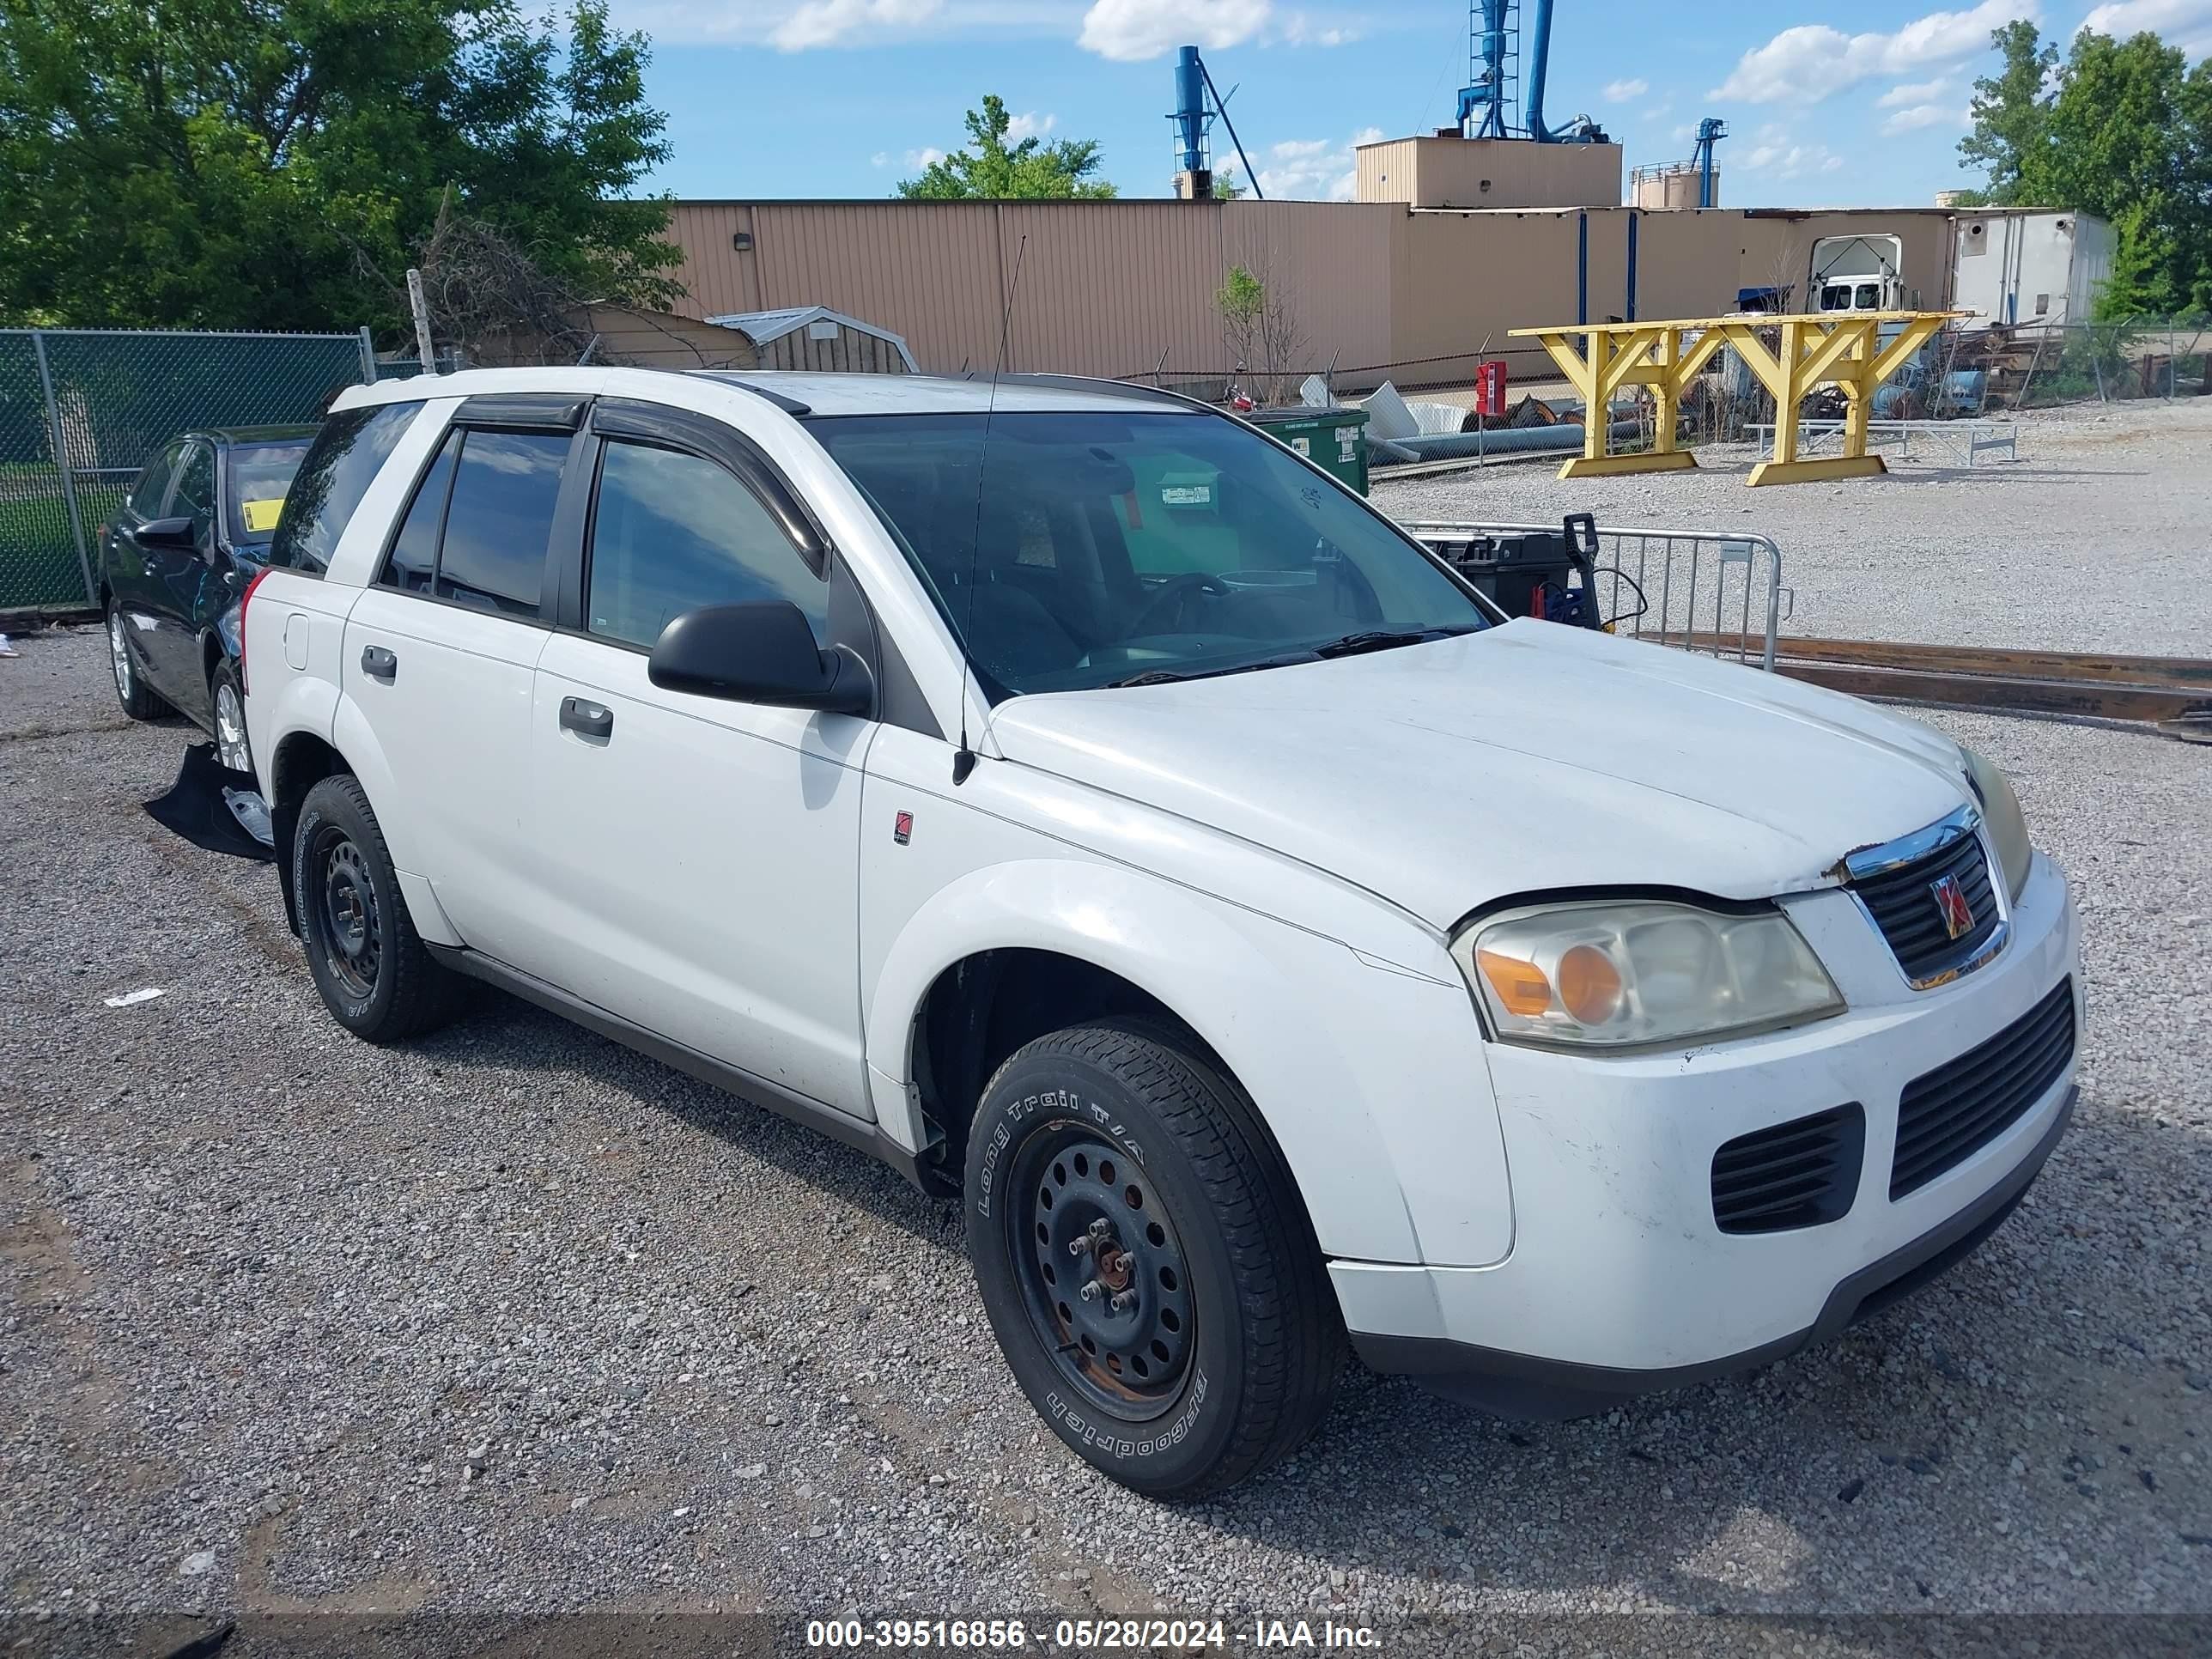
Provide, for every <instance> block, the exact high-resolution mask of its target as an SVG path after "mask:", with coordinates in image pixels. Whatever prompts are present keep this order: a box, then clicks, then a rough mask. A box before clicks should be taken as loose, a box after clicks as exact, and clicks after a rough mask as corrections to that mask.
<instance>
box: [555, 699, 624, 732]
mask: <svg viewBox="0 0 2212 1659" xmlns="http://www.w3.org/2000/svg"><path fill="white" fill-rule="evenodd" d="M561 729H562V731H563V732H574V733H575V734H576V735H577V736H578V737H580V738H591V739H592V741H593V742H595V743H605V741H606V740H607V739H608V738H611V737H612V736H614V734H615V711H614V710H613V709H611V708H608V707H607V706H606V704H605V703H603V702H585V701H584V700H583V699H582V698H581V697H563V698H562V699H561Z"/></svg>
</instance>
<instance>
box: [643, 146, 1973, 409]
mask: <svg viewBox="0 0 2212 1659" xmlns="http://www.w3.org/2000/svg"><path fill="white" fill-rule="evenodd" d="M1418 142H1419V143H1427V142H1430V141H1426V140H1423V141H1418ZM1437 142H1441V143H1447V144H1458V145H1460V146H1461V147H1462V149H1476V148H1479V147H1478V146H1475V145H1473V144H1471V143H1468V141H1465V140H1442V141H1437ZM1369 148H1370V149H1388V148H1389V146H1387V145H1384V146H1370V147H1369ZM1519 148H1522V149H1545V150H1564V149H1601V148H1610V147H1601V146H1568V145H1542V146H1538V145H1522V146H1520V147H1519ZM1363 154H1364V151H1363ZM1568 165H1570V166H1571V165H1573V163H1572V162H1571V161H1570V162H1569V163H1568ZM1613 165H1614V166H1615V167H1616V172H1615V174H1614V177H1615V181H1616V187H1615V190H1614V193H1613V198H1612V199H1613V201H1614V202H1617V201H1618V199H1619V196H1618V188H1617V185H1618V173H1617V158H1616V161H1614V163H1613ZM1950 220H1951V216H1950V215H1949V214H1948V212H1945V211H1944V210H1941V209H1936V208H1902V209H1885V210H1873V209H1865V210H1838V211H1833V212H1828V211H1807V212H1798V211H1794V210H1791V211H1784V210H1769V209H1741V208H1712V209H1705V210H1697V209H1691V210H1670V211H1663V212H1655V211H1644V210H1637V209H1632V208H1627V207H1622V206H1617V205H1609V204H1608V205H1600V206H1589V207H1575V206H1567V207H1553V208H1520V209H1511V210H1459V209H1441V208H1425V207H1424V208H1416V207H1412V206H1409V205H1407V204H1403V203H1395V202H1343V203H1329V202H1254V201H1237V202H1176V201H1116V202H904V201H880V202H871V201H836V202H733V201H700V202H679V203H678V204H676V207H675V210H674V216H673V220H672V223H671V235H672V236H673V238H674V240H676V241H677V242H678V244H679V245H680V246H682V248H683V249H684V263H683V264H682V266H681V267H680V268H679V270H678V273H677V274H678V276H679V277H680V279H681V280H682V281H683V282H684V284H685V285H686V287H687V289H689V292H690V297H689V298H688V299H687V300H685V301H683V302H681V303H680V305H679V307H678V308H679V309H681V310H683V311H684V312H686V313H690V315H693V316H695V317H698V318H702V319H704V318H707V317H712V316H720V315H726V314H729V313H750V312H763V311H772V310H775V309H778V308H780V307H793V306H815V305H819V306H826V307H830V308H832V309H833V310H835V311H837V312H841V313H844V314H845V315H847V316H848V317H855V318H866V319H870V320H871V321H872V323H873V324H875V325H878V327H879V328H881V329H884V330H887V331H891V332H893V333H896V334H897V335H899V336H901V337H903V339H904V340H905V341H906V343H907V344H908V346H909V347H910V348H911V349H912V353H913V356H914V359H915V362H916V363H917V364H918V366H919V367H921V368H923V369H924V370H927V371H930V372H937V373H957V372H959V371H960V370H961V369H962V368H976V369H987V368H989V367H990V365H991V363H992V362H993V358H994V353H995V352H996V350H997V347H998V341H999V325H1000V307H1001V305H1002V303H1003V296H1004V295H1006V292H1007V290H1008V289H1009V287H1010V286H1011V284H1012V280H1013V275H1014V270H1015V265H1016V263H1017V261H1018V262H1019V264H1020V266H1021V285H1020V293H1019V295H1018V300H1017V302H1016V304H1015V306H1014V308H1013V313H1012V328H1011V330H1010V331H1009V338H1008V349H1007V356H1008V360H1009V363H1010V365H1011V366H1012V368H1016V369H1026V370H1039V369H1049V370H1056V371H1059V372H1062V373H1068V374H1103V375H1132V374H1150V373H1152V372H1153V371H1154V370H1155V369H1156V368H1161V367H1163V366H1164V369H1165V372H1166V373H1167V374H1170V375H1176V374H1182V375H1190V376H1195V375H1199V374H1207V375H1212V374H1220V375H1224V376H1225V375H1226V374H1227V373H1228V372H1229V371H1230V369H1231V368H1232V367H1233V365H1232V363H1231V354H1230V351H1229V348H1228V347H1227V346H1226V344H1225V341H1224V335H1223V329H1222V324H1221V319H1220V314H1219V312H1218V308H1217V307H1216V305H1215V301H1214V295H1216V294H1217V293H1218V291H1219V289H1220V287H1221V284H1222V282H1223V280H1224V278H1225V276H1226V275H1227V273H1228V271H1229V269H1230V268H1231V266H1232V265H1237V264H1241V265H1243V266H1244V267H1245V268H1247V269H1248V270H1251V271H1253V272H1254V273H1255V274H1256V275H1258V276H1260V277H1261V280H1262V281H1263V282H1265V283H1267V284H1268V286H1269V287H1270V289H1273V290H1275V291H1277V292H1279V293H1280V294H1281V295H1284V296H1285V298H1286V299H1287V300H1288V301H1290V304H1291V309H1292V311H1293V313H1294V314H1295V316H1296V319H1297V325H1298V332H1299V334H1300V335H1301V336H1302V340H1301V343H1300V344H1299V347H1298V349H1297V353H1296V356H1297V362H1296V363H1295V364H1294V365H1283V366H1280V367H1292V366H1294V367H1296V368H1297V369H1298V370H1299V371H1300V372H1304V370H1306V369H1318V368H1325V367H1327V366H1328V364H1329V363H1330V362H1332V361H1334V363H1335V365H1336V368H1337V371H1338V374H1337V380H1338V383H1339V385H1340V386H1344V387H1347V388H1358V387H1362V386H1371V385H1373V384H1375V383H1376V381H1378V380H1383V379H1384V378H1386V377H1387V378H1389V379H1392V380H1396V381H1397V382H1398V383H1399V384H1401V385H1402V386H1420V385H1425V384H1447V383H1450V382H1453V381H1456V380H1463V379H1464V378H1465V377H1466V376H1467V375H1468V374H1469V373H1470V372H1471V369H1472V367H1473V365H1474V363H1475V362H1477V361H1479V360H1480V357H1481V356H1484V355H1485V354H1486V352H1487V355H1490V356H1504V357H1506V358H1507V359H1508V360H1509V361H1510V362H1512V364H1513V366H1514V373H1515V374H1516V375H1518V374H1534V373H1537V372H1539V371H1540V369H1541V372H1543V373H1544V374H1546V375H1547V378H1548V374H1549V370H1548V368H1545V367H1544V366H1543V365H1544V360H1543V358H1542V355H1541V352H1540V351H1537V350H1534V349H1530V348H1528V346H1527V343H1525V342H1523V343H1509V342H1508V340H1507V333H1508V331H1510V330H1511V329H1515V328H1523V327H1533V326H1538V325H1544V324H1549V323H1562V322H1575V321H1581V320H1588V321H1592V322H1602V321H1604V320H1606V319H1608V318H1621V319H1627V318H1628V317H1630V316H1631V315H1634V316H1637V317H1644V318H1663V317H1705V316H1711V315H1713V314H1715V313H1717V312H1722V311H1726V310H1729V309H1731V308H1732V307H1734V306H1735V300H1736V294H1737V290H1738V289H1744V288H1765V287H1782V286H1790V287H1792V288H1794V289H1795V290H1796V293H1797V294H1798V295H1800V296H1801V297H1802V295H1803V294H1804V292H1805V289H1806V285H1807V283H1808V280H1809V275H1810V262H1811V257H1812V248H1813V245H1814V242H1815V241H1817V240H1820V238H1823V237H1826V236H1834V235H1857V234H1887V235H1894V236H1896V237H1897V238H1898V239H1899V244H1900V246H1901V249H1902V267H1903V273H1904V282H1905V287H1906V289H1907V293H1908V295H1917V303H1918V304H1921V305H1923V306H1926V307H1931V308H1932V307H1942V306H1944V305H1946V304H1947V303H1948V300H1949V297H1950V296H1949V291H1948V285H1949V280H1950V278H1949V272H1950V268H1951V262H1950V234H1951V233H1950ZM1632 249H1633V253H1632V251H1631V250H1632ZM1632 267H1633V277H1632V275H1631V270H1632ZM1255 367H1278V366H1255Z"/></svg>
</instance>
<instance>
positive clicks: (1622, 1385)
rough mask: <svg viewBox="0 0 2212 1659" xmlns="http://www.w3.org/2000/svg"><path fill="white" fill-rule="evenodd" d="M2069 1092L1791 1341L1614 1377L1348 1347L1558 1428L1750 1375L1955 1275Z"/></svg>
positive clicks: (2017, 1185) (2031, 1160)
mask: <svg viewBox="0 0 2212 1659" xmlns="http://www.w3.org/2000/svg"><path fill="white" fill-rule="evenodd" d="M2080 1094H2081V1091H2080V1089H2079V1088H2077V1087H2069V1089H2068V1090H2067V1091H2066V1098H2065V1100H2064V1101H2063V1103H2061V1104H2060V1106H2059V1108H2058V1115H2057V1117H2056V1118H2055V1119H2053V1120H2052V1121H2051V1127H2049V1128H2048V1129H2046V1130H2045V1131H2044V1133H2043V1138H2042V1139H2040V1140H2039V1141H2037V1142H2036V1144H2035V1146H2034V1148H2033V1150H2032V1151H2031V1152H2029V1153H2028V1154H2027V1157H2025V1158H2022V1159H2021V1161H2020V1162H2019V1163H2018V1164H2015V1165H2014V1167H2013V1168H2012V1169H2011V1170H2008V1172H2007V1173H2006V1175H2005V1176H2004V1178H2003V1179H2002V1180H2001V1181H1999V1182H1997V1184H1996V1186H1994V1187H1992V1188H1990V1189H1989V1191H1987V1192H1986V1193H1984V1194H1982V1195H1981V1196H1980V1197H1979V1198H1978V1199H1976V1200H1974V1201H1973V1202H1972V1204H1969V1205H1968V1206H1966V1208H1965V1209H1963V1210H1960V1212H1958V1213H1957V1214H1956V1215H1954V1216H1952V1217H1950V1218H1948V1220H1946V1221H1944V1222H1943V1223H1942V1224H1941V1225H1938V1226H1936V1227H1935V1228H1932V1229H1931V1230H1929V1231H1927V1232H1925V1233H1923V1234H1922V1235H1921V1236H1920V1237H1918V1238H1916V1239H1914V1240H1913V1241H1912V1242H1911V1243H1908V1244H1903V1245H1900V1246H1899V1247H1898V1248H1897V1249H1894V1250H1893V1251H1891V1252H1890V1253H1889V1254H1888V1255H1886V1256H1883V1257H1882V1258H1881V1260H1880V1261H1873V1262H1869V1264H1868V1265H1867V1266H1865V1267H1862V1268H1860V1269H1859V1270H1858V1271H1857V1273H1853V1274H1851V1275H1850V1277H1849V1278H1848V1279H1844V1280H1843V1281H1842V1283H1840V1284H1838V1285H1837V1286H1836V1288H1835V1289H1834V1290H1833V1291H1830V1292H1829V1294H1828V1299H1827V1301H1826V1304H1824V1305H1823V1306H1822V1307H1821V1309H1820V1317H1819V1318H1818V1319H1815V1320H1814V1322H1812V1323H1811V1324H1810V1325H1808V1326H1807V1327H1806V1328H1804V1329H1803V1330H1802V1331H1799V1332H1797V1333H1796V1334H1794V1335H1791V1336H1785V1337H1781V1338H1779V1339H1778V1340H1775V1341H1772V1342H1768V1343H1763V1344H1761V1345H1760V1346H1758V1347H1756V1348H1748V1349H1746V1350H1745V1351H1744V1352H1741V1353H1735V1354H1729V1355H1725V1356H1723V1358H1719V1359H1709V1360H1705V1361H1703V1362H1701V1363H1700V1364H1695V1365H1675V1366H1671V1367H1668V1369H1666V1370H1621V1369H1619V1368H1617V1367H1614V1366H1610V1365H1583V1364H1575V1363H1573V1362H1572V1361H1569V1360H1559V1359H1542V1358H1536V1357H1534V1356H1533V1355H1529V1354H1517V1353H1505V1352H1500V1351H1499V1350H1498V1349H1495V1348H1485V1347H1480V1346H1477V1345H1476V1344H1474V1343H1471V1342H1454V1341H1451V1340H1447V1339H1445V1338H1443V1337H1434V1336H1389V1335H1377V1334H1371V1333H1364V1332H1360V1331H1353V1332H1352V1333H1351V1337H1352V1349H1353V1351H1354V1352H1356V1353H1358V1356H1359V1358H1360V1359H1361V1361H1362V1362H1363V1363H1364V1364H1366V1365H1367V1366H1369V1367H1370V1369H1372V1370H1377V1371H1382V1372H1384V1373H1386V1374H1389V1375H1393V1376H1410V1377H1412V1378H1413V1380H1414V1381H1415V1382H1417V1383H1420V1384H1421V1386H1422V1387H1424V1388H1425V1389H1430V1390H1431V1391H1433V1392H1435V1393H1437V1394H1440V1395H1443V1396H1444V1397H1445V1398H1446V1399H1449V1400H1454V1401H1459V1402H1460V1403H1461V1404H1462V1405H1469V1406H1475V1407H1480V1408H1481V1409H1483V1410H1485V1411H1489V1412H1494V1413H1497V1414H1498V1415H1499V1416H1501V1417H1510V1418H1519V1419H1525V1420H1531V1421H1540V1422H1556V1421H1562V1420H1564V1419H1569V1418H1575V1417H1588V1416H1591V1415H1594V1414H1595V1413H1599V1412H1603V1411H1609V1410H1611V1409H1612V1408H1613V1407H1615V1406H1618V1405H1620V1404H1621V1403H1622V1402H1623V1401H1628V1400H1632V1399H1634V1398H1635V1397H1636V1396H1637V1395H1644V1394H1651V1393H1655V1392H1657V1391H1659V1390H1662V1389H1682V1388H1688V1387H1691V1386H1692V1385H1693V1384H1695V1383H1708V1382H1711V1381H1712V1380H1713V1379H1714V1378H1715V1377H1719V1376H1729V1375H1731V1374H1733V1373H1735V1372H1737V1371H1747V1370H1756V1369H1758V1368H1759V1366H1762V1365H1771V1364H1773V1363H1774V1362H1775V1361H1777V1360H1778V1359H1784V1358H1788V1357H1789V1356H1790V1355H1791V1354H1793V1353H1796V1352H1797V1351H1798V1350H1799V1349H1801V1348H1805V1347H1809V1346H1812V1345H1813V1344H1814V1343H1816V1342H1826V1341H1828V1340H1831V1339H1832V1338H1833V1337H1835V1336H1837V1335H1839V1334H1841V1333H1842V1332H1843V1331H1844V1328H1846V1327H1847V1326H1850V1325H1852V1324H1855V1323H1857V1322H1858V1321H1859V1320H1862V1319H1865V1318H1869V1317H1870V1316H1873V1315H1875V1314H1877V1313H1879V1312H1881V1310H1883V1309H1884V1308H1887V1307H1888V1306H1889V1305H1890V1304H1892V1303H1893V1302H1897V1301H1899V1300H1900V1299H1902V1298H1903V1297H1907V1296H1910V1295H1911V1294H1912V1292H1914V1291H1917V1290H1918V1289H1920V1288H1921V1287H1922V1286H1923V1285H1926V1284H1927V1283H1929V1281H1930V1280H1931V1279H1936V1277H1937V1276H1938V1275H1940V1274H1942V1273H1945V1272H1947V1271H1948V1270H1949V1269H1950V1268H1952V1267H1956V1266H1957V1265H1958V1264H1959V1263H1960V1262H1961V1261H1965V1260H1966V1257H1968V1256H1969V1255H1972V1254H1973V1253H1974V1251H1975V1250H1977V1249H1979V1248H1980V1247H1981V1244H1982V1243H1983V1241H1984V1240H1985V1239H1987V1238H1988V1237H1989V1236H1990V1234H1991V1233H1994V1232H1995V1231H1996V1230H1997V1229H1998V1228H1999V1227H2000V1226H2002V1225H2004V1220H2005V1218H2006V1217H2007V1216H2008V1215H2010V1214H2011V1213H2012V1212H2013V1211H2014V1210H2015V1208H2016V1207H2017V1206H2019V1204H2020V1200H2021V1198H2022V1197H2024V1196H2025V1195H2026V1194H2027V1189H2028V1187H2029V1186H2030V1185H2031V1184H2032V1183H2033V1182H2034V1180H2035V1177H2036V1176H2037V1175H2038V1174H2039V1173H2040V1172H2041V1171H2042V1169H2043V1165H2044V1162H2045V1159H2047V1158H2049V1157H2050V1156H2051V1149H2052V1148H2053V1147H2055V1146H2057V1144H2058V1139H2059V1137H2060V1136H2061V1135H2063V1133H2065V1132H2066V1126H2067V1124H2068V1123H2069V1121H2071V1120H2072V1118H2073V1115H2074V1103H2075V1099H2076V1098H2077V1097H2079V1096H2080Z"/></svg>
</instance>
